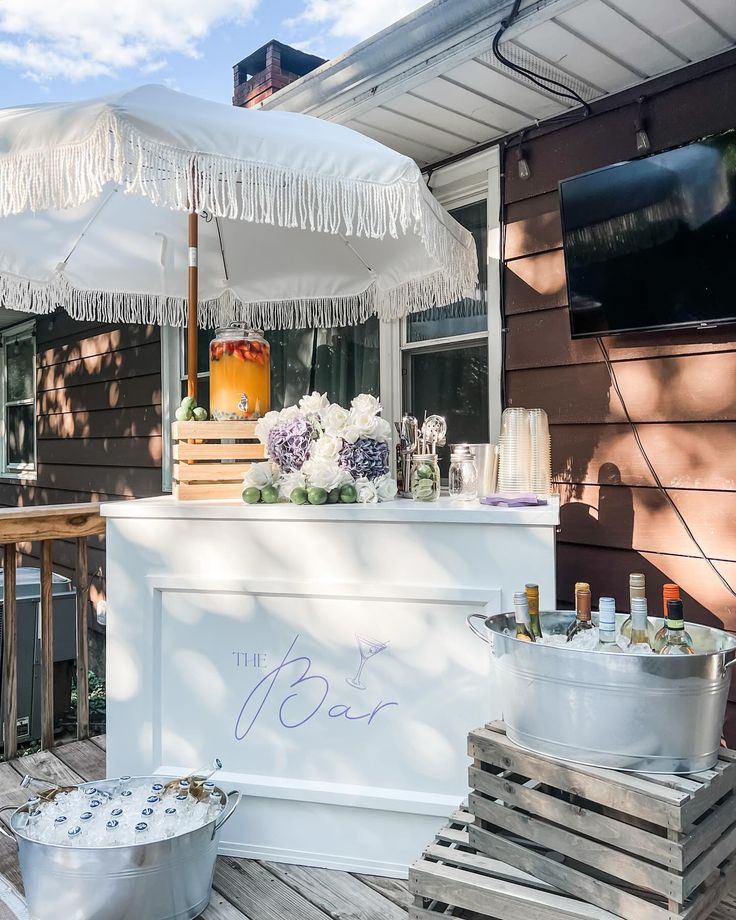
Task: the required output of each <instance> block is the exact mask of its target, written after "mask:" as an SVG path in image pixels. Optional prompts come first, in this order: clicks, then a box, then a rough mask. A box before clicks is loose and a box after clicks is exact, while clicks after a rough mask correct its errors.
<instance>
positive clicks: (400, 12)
mask: <svg viewBox="0 0 736 920" xmlns="http://www.w3.org/2000/svg"><path fill="white" fill-rule="evenodd" d="M426 2H427V0H306V2H305V4H304V10H303V11H302V13H301V14H300V15H299V16H297V17H296V18H295V19H292V20H289V22H288V23H287V25H289V26H299V25H303V24H309V25H315V24H318V25H321V26H323V27H326V28H327V30H328V32H329V34H330V35H332V36H334V37H335V38H349V39H354V40H357V41H360V40H361V39H363V38H367V37H368V36H369V35H374V34H375V33H376V32H380V31H381V29H384V28H385V27H386V26H388V25H391V23H392V22H396V21H397V20H398V19H401V18H402V17H404V16H406V15H407V14H408V13H412V12H413V11H414V10H416V9H418V8H419V7H420V6H423V5H424V4H425V3H426Z"/></svg>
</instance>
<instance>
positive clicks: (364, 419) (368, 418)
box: [348, 409, 380, 438]
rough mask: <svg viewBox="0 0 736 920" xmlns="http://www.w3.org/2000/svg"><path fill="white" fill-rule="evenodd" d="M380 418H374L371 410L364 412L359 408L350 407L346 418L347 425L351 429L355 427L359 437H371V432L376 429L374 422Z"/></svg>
mask: <svg viewBox="0 0 736 920" xmlns="http://www.w3.org/2000/svg"><path fill="white" fill-rule="evenodd" d="M378 421H380V419H378V418H376V416H375V415H373V414H372V413H371V412H365V411H363V410H359V409H351V410H350V416H349V419H348V427H349V428H350V429H351V431H352V430H353V429H356V430H357V431H358V432H359V435H358V437H360V438H372V437H373V433H374V432H375V430H376V422H378Z"/></svg>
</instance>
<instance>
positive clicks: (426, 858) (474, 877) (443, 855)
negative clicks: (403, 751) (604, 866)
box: [409, 807, 619, 920]
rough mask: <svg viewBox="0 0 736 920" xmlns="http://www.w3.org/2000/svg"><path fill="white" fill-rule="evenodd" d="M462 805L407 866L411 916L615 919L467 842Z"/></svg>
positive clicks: (468, 819)
mask: <svg viewBox="0 0 736 920" xmlns="http://www.w3.org/2000/svg"><path fill="white" fill-rule="evenodd" d="M473 824H474V818H473V816H472V815H471V814H470V812H469V811H468V810H467V808H465V807H462V808H460V809H459V810H458V811H457V812H455V814H454V815H452V817H451V818H450V822H449V824H448V825H447V826H446V827H443V828H442V830H441V831H440V832H439V833H438V834H437V836H436V837H435V839H434V841H433V842H432V843H431V844H430V845H429V846H428V847H427V848H426V849H425V850H424V853H423V854H422V856H421V858H420V859H419V860H417V862H416V863H414V865H413V866H412V867H411V869H410V870H409V892H410V893H411V894H412V896H413V904H411V905H410V906H409V918H410V920H438V918H440V917H445V918H450V917H452V918H454V920H458V918H461V920H619V918H618V917H616V916H615V915H614V914H611V913H609V912H608V911H605V910H601V909H600V908H599V907H594V906H593V905H591V904H586V903H585V902H583V901H579V900H577V899H576V898H573V897H571V896H570V895H568V894H566V893H565V892H564V891H560V890H559V889H558V888H555V887H554V885H550V884H548V883H547V882H543V881H541V880H540V879H538V878H535V877H534V876H532V875H529V874H528V873H527V872H523V871H522V870H520V869H517V868H515V867H514V866H512V865H509V864H508V863H504V862H501V861H500V860H498V859H493V858H492V857H489V856H484V855H483V854H482V853H478V852H477V850H475V849H474V848H473V847H471V846H470V830H471V829H472V827H473Z"/></svg>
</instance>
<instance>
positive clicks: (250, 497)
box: [243, 486, 261, 505]
mask: <svg viewBox="0 0 736 920" xmlns="http://www.w3.org/2000/svg"><path fill="white" fill-rule="evenodd" d="M260 500H261V490H260V489H258V488H257V487H256V486H248V488H247V489H243V501H244V502H247V504H249V505H257V504H258V502H259V501H260Z"/></svg>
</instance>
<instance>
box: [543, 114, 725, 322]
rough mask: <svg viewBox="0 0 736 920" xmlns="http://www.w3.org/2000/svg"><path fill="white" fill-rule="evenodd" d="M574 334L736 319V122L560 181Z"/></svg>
mask: <svg viewBox="0 0 736 920" xmlns="http://www.w3.org/2000/svg"><path fill="white" fill-rule="evenodd" d="M560 201H561V212H562V235H563V245H564V251H565V268H566V271H567V293H568V303H569V306H570V322H571V327H572V335H573V338H580V337H583V336H595V335H610V334H612V333H619V332H639V331H644V330H652V329H662V328H664V327H668V328H684V327H706V328H707V327H710V326H714V325H720V324H723V323H735V322H736V130H734V131H729V132H727V133H725V134H720V135H718V136H716V137H711V138H708V139H706V140H702V141H697V142H695V143H692V144H688V145H687V146H685V147H679V148H677V149H676V150H669V151H666V152H664V153H657V154H654V155H652V156H649V157H646V158H643V159H639V160H631V161H630V162H626V163H617V164H615V165H614V166H607V167H605V168H604V169H597V170H595V171H593V172H589V173H584V174H582V175H579V176H575V177H573V178H571V179H565V180H564V181H563V182H561V183H560Z"/></svg>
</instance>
